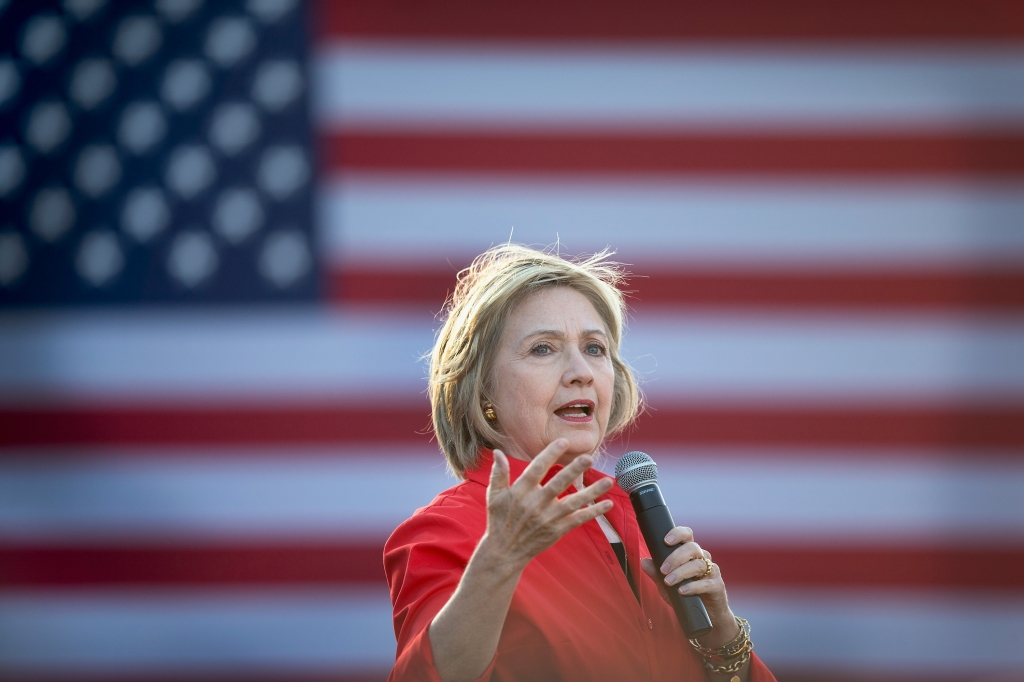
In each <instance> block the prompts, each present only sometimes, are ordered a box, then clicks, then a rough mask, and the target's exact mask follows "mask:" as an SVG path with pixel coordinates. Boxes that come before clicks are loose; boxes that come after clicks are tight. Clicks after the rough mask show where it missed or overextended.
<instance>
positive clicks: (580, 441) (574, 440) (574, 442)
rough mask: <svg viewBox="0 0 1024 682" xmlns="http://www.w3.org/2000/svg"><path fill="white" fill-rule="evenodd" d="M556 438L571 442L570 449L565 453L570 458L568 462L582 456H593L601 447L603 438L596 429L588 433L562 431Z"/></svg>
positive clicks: (574, 430) (575, 430)
mask: <svg viewBox="0 0 1024 682" xmlns="http://www.w3.org/2000/svg"><path fill="white" fill-rule="evenodd" d="M555 438H564V439H566V440H567V441H569V447H568V448H566V451H565V454H566V456H567V457H568V460H567V461H571V460H572V459H574V458H576V457H579V456H580V455H586V454H592V453H593V452H594V451H596V450H597V448H598V446H600V445H601V437H600V435H599V434H598V433H597V432H596V429H594V430H587V431H583V430H581V429H565V430H561V432H560V433H557V434H556V435H555ZM555 438H553V439H552V440H554V439H555Z"/></svg>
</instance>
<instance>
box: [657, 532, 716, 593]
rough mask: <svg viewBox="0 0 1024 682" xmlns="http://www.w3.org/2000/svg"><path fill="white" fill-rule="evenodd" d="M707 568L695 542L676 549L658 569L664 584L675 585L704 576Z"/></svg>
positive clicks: (702, 554)
mask: <svg viewBox="0 0 1024 682" xmlns="http://www.w3.org/2000/svg"><path fill="white" fill-rule="evenodd" d="M707 567H708V565H707V563H706V562H705V561H704V551H703V550H702V549H701V548H700V545H698V544H697V543H696V542H687V543H686V544H684V545H680V546H679V547H676V548H675V550H673V552H672V553H671V554H669V555H668V558H667V559H665V563H663V564H662V565H661V567H660V568H661V572H662V574H663V575H664V576H665V578H664V580H665V584H666V585H675V584H676V583H679V582H681V581H683V580H687V579H689V578H697V577H700V576H702V575H704V573H706V572H707Z"/></svg>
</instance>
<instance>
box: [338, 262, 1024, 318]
mask: <svg viewBox="0 0 1024 682" xmlns="http://www.w3.org/2000/svg"><path fill="white" fill-rule="evenodd" d="M634 269H635V270H636V271H638V272H642V273H643V276H642V277H632V278H630V280H629V281H628V283H627V284H626V286H625V289H626V290H627V291H629V292H630V295H629V304H630V307H638V306H644V305H648V304H656V305H674V306H687V307H697V308H706V307H741V308H751V307H754V308H787V309H793V308H795V309H824V310H828V311H830V312H831V311H835V310H877V309H881V310H894V309H895V310H899V309H923V310H960V311H982V310H992V311H1007V312H1011V311H1012V312H1019V311H1022V310H1024V268H1020V269H1005V270H1001V271H1000V270H994V269H992V270H983V269H980V268H979V269H969V268H961V269H954V268H947V269H943V270H940V269H931V270H926V269H920V268H919V269H904V270H901V271H898V272H895V271H874V272H872V271H863V270H861V271H857V270H844V269H841V268H832V269H829V270H824V269H822V270H814V269H811V270H807V269H804V270H799V269H795V268H789V269H786V270H768V269H765V268H763V267H761V268H752V269H750V270H743V269H742V268H738V267H737V268H731V269H709V268H706V267H700V266H686V267H682V266H680V267H679V268H676V269H671V270H669V269H665V268H660V269H659V268H651V267H642V268H640V267H636V268H634ZM457 271H458V268H457V267H453V266H450V265H447V264H446V265H442V266H440V267H436V268H432V267H429V266H419V267H416V266H403V267H401V268H399V267H394V266H392V267H390V268H389V267H365V266H363V267H361V266H359V265H354V266H345V267H342V268H339V269H337V270H335V271H334V272H332V273H330V275H329V285H328V287H329V296H330V297H331V298H333V299H334V300H336V301H339V302H343V303H360V304H391V303H398V304H413V305H424V306H427V307H429V308H430V309H431V310H433V311H437V310H440V309H441V307H442V305H443V303H444V301H445V300H446V298H447V297H448V296H449V295H450V294H451V292H452V291H453V290H454V288H455V282H456V273H457Z"/></svg>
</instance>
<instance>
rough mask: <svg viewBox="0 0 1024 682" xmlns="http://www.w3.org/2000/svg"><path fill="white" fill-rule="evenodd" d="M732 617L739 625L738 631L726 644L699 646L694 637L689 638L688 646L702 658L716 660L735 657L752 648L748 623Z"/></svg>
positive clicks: (742, 619) (737, 617)
mask: <svg viewBox="0 0 1024 682" xmlns="http://www.w3.org/2000/svg"><path fill="white" fill-rule="evenodd" d="M734 617H735V618H736V625H738V626H739V628H740V632H739V634H738V635H736V636H735V637H734V638H733V640H732V641H731V642H729V643H728V644H726V645H724V646H720V647H717V648H714V649H712V648H709V647H706V646H701V644H700V642H698V641H697V640H696V639H691V640H690V646H692V647H693V648H694V649H695V650H696V651H697V653H699V654H700V655H701V657H702V658H704V659H708V658H711V659H716V660H718V661H725V660H729V659H732V658H736V657H737V656H742V655H743V654H744V653H746V652H747V651H749V650H750V649H753V648H754V646H753V644H751V643H750V623H748V622H747V621H746V619H744V618H740V617H739V616H734Z"/></svg>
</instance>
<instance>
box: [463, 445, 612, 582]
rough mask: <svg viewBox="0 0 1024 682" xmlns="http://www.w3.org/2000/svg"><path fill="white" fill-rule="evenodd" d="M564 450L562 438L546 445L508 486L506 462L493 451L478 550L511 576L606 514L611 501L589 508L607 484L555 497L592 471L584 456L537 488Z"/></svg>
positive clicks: (608, 481) (604, 480)
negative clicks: (483, 531)
mask: <svg viewBox="0 0 1024 682" xmlns="http://www.w3.org/2000/svg"><path fill="white" fill-rule="evenodd" d="M567 445H568V443H567V442H566V441H565V439H562V438H559V439H557V440H555V441H554V442H552V443H551V444H549V445H548V446H547V447H546V448H544V450H543V451H541V453H540V454H539V455H537V456H536V457H535V458H534V459H533V461H531V462H530V464H529V466H527V467H526V470H525V471H524V472H523V474H522V475H521V476H520V477H519V479H518V480H516V482H515V483H513V484H511V485H510V484H509V465H508V458H507V457H506V455H505V453H503V452H502V451H501V450H495V451H494V465H493V467H492V468H491V480H490V485H488V487H487V533H486V534H485V535H484V538H483V539H482V540H481V542H480V545H481V548H480V549H484V548H485V547H486V550H484V551H487V552H488V553H489V554H492V555H494V556H495V557H496V558H499V560H500V561H501V562H502V563H504V564H506V565H507V566H508V567H510V568H512V569H513V570H515V571H521V570H522V569H524V568H525V567H526V564H528V563H529V562H530V559H532V558H533V557H535V556H537V555H538V554H540V553H541V552H543V551H544V550H545V549H547V548H548V547H550V546H551V545H553V544H554V543H555V542H556V541H557V540H558V539H559V538H560V537H562V536H563V535H565V534H566V533H568V532H569V531H570V530H572V529H573V528H577V527H578V526H581V525H583V524H584V523H586V522H587V521H590V520H592V519H594V518H596V517H597V516H599V515H601V514H604V513H606V512H607V511H608V510H609V509H611V508H612V502H611V500H604V501H602V502H599V503H597V504H593V505H591V503H592V502H594V500H596V499H597V498H598V497H600V496H601V495H603V494H605V493H606V492H608V490H609V489H610V488H611V487H612V480H611V479H610V478H602V479H601V480H600V481H597V482H596V483H594V484H593V485H590V486H587V487H586V488H584V489H583V490H580V491H577V492H575V493H573V494H572V495H566V496H565V497H563V498H561V499H559V497H558V496H559V495H561V494H562V493H563V492H565V490H566V489H567V488H568V487H569V486H570V485H572V483H573V481H575V480H576V479H577V478H579V476H580V475H581V474H583V472H584V471H586V470H587V469H589V468H590V467H591V466H593V463H594V460H593V458H592V457H591V456H590V455H580V456H579V457H576V458H575V459H574V460H573V461H572V462H571V463H570V464H569V465H568V466H566V467H565V468H564V469H562V470H561V471H559V472H558V473H557V474H555V475H554V476H552V477H551V480H549V481H548V482H547V483H545V484H544V485H541V481H543V480H544V477H545V476H546V475H547V473H548V470H549V469H551V467H552V465H554V464H555V463H556V462H557V461H558V460H559V458H560V457H562V455H564V454H565V450H566V447H567ZM588 505H591V506H588ZM478 551H479V550H478Z"/></svg>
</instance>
